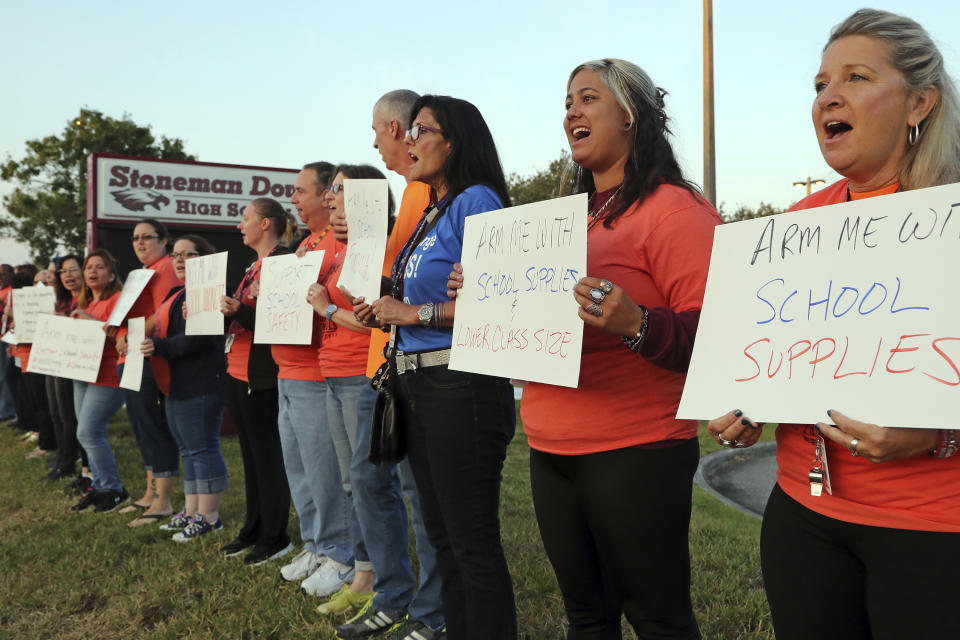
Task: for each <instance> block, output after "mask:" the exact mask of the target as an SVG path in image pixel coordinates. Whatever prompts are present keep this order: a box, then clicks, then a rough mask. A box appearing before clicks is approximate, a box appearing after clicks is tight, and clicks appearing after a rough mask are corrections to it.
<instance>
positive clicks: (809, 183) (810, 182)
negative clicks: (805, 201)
mask: <svg viewBox="0 0 960 640" xmlns="http://www.w3.org/2000/svg"><path fill="white" fill-rule="evenodd" d="M826 183H827V182H826V180H820V179H819V178H817V179H816V180H814V179H812V178H811V177H810V176H807V180H806V182H803V181H801V182H794V183H793V186H795V187H806V188H807V195H810V193H811V192H812V191H813V186H814V185H817V186H819V185H821V184H826Z"/></svg>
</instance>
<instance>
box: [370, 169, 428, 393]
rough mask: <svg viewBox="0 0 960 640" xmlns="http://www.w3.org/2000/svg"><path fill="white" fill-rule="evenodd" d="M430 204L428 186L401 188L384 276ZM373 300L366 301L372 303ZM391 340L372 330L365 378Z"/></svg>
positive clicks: (412, 185)
mask: <svg viewBox="0 0 960 640" xmlns="http://www.w3.org/2000/svg"><path fill="white" fill-rule="evenodd" d="M429 206H430V187H429V186H428V185H426V184H424V183H422V182H410V183H408V184H407V188H406V189H404V190H403V198H401V200H400V209H399V211H397V219H396V221H395V222H394V223H393V231H391V232H390V238H389V239H388V240H387V251H386V253H385V254H384V256H383V276H384V277H385V278H389V277H390V268H391V267H393V261H394V260H396V259H397V254H399V253H400V249H402V248H403V245H405V244H406V243H407V240H408V239H409V238H410V236H411V235H413V232H414V231H415V230H416V228H417V225H418V224H419V223H420V218H422V217H423V212H424V211H425V210H426V209H427V207H429ZM372 302H373V300H367V303H368V304H369V303H372ZM388 342H390V334H389V333H386V332H384V331H380V330H379V329H374V330H373V331H372V332H371V333H370V347H369V350H368V352H367V377H368V378H373V374H375V373H376V372H377V369H379V368H380V365H381V364H383V363H384V362H385V359H384V357H383V348H384V347H385V346H387V343H388Z"/></svg>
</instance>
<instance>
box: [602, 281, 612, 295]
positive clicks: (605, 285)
mask: <svg viewBox="0 0 960 640" xmlns="http://www.w3.org/2000/svg"><path fill="white" fill-rule="evenodd" d="M599 289H600V290H601V291H603V292H604V293H610V292H611V291H613V283H612V282H610V281H609V280H601V281H600V286H599Z"/></svg>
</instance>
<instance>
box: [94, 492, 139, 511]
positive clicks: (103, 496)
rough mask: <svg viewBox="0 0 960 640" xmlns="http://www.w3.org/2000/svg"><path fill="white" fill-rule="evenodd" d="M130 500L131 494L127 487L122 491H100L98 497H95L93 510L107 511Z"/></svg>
mask: <svg viewBox="0 0 960 640" xmlns="http://www.w3.org/2000/svg"><path fill="white" fill-rule="evenodd" d="M129 500H130V494H129V493H127V490H126V489H120V491H110V490H107V491H98V492H97V497H96V498H94V507H93V510H94V511H96V512H97V513H107V512H108V511H113V510H114V509H116V508H117V506H119V505H121V504H123V503H124V502H128V501H129Z"/></svg>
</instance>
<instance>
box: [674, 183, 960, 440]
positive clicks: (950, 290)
mask: <svg viewBox="0 0 960 640" xmlns="http://www.w3.org/2000/svg"><path fill="white" fill-rule="evenodd" d="M958 269H960V184H955V185H947V186H943V187H934V188H930V189H922V190H916V191H908V192H904V193H898V194H893V195H889V196H883V197H877V198H870V199H867V200H860V201H856V202H849V203H845V204H839V205H832V206H828V207H822V208H819V209H813V210H806V211H797V212H792V213H785V214H781V215H778V216H771V217H769V218H759V219H755V220H749V221H745V222H739V223H737V224H734V225H724V226H721V227H718V228H717V231H716V235H715V237H714V245H713V254H712V257H711V261H710V275H709V277H708V280H707V290H706V296H705V298H704V305H703V313H702V315H701V317H700V326H699V330H698V331H697V339H696V344H695V347H694V351H693V361H692V363H691V367H690V372H689V373H688V375H687V383H686V387H685V388H684V392H683V399H682V401H681V403H680V408H679V411H678V414H677V415H678V417H680V418H701V419H708V418H715V417H717V416H720V415H723V414H724V413H726V412H727V411H730V410H731V409H734V408H740V409H742V410H743V411H744V412H746V413H747V415H749V416H750V417H751V418H753V419H754V420H759V421H763V422H790V423H802V424H810V423H813V422H817V421H820V422H827V421H829V418H828V416H827V410H828V409H837V410H839V411H841V412H843V413H844V414H846V415H848V416H851V417H853V418H856V419H858V420H864V421H867V422H872V423H875V424H881V425H886V426H900V427H954V428H956V427H960V413H958V412H957V407H958V406H960V294H958V293H957V288H956V287H955V286H954V285H953V284H951V282H952V278H953V274H954V273H957V272H958Z"/></svg>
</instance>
